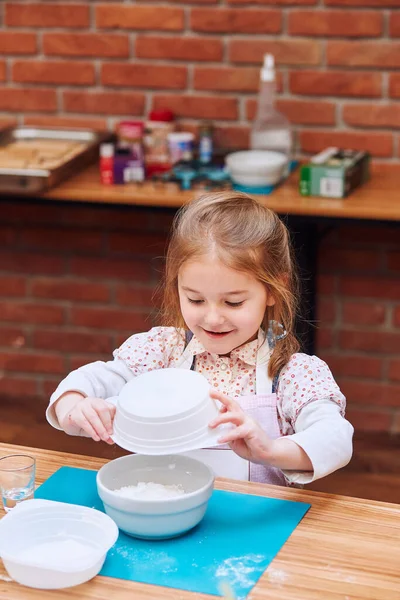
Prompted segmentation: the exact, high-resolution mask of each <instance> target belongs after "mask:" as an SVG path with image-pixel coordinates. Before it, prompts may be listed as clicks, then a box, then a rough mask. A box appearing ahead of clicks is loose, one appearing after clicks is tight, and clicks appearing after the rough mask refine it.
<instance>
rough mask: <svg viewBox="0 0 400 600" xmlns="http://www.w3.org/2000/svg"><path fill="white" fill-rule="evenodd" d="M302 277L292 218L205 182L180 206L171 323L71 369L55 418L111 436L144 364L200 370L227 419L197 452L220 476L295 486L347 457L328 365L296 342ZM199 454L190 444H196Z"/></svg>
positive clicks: (80, 430) (171, 260) (59, 423)
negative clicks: (211, 443) (206, 189)
mask: <svg viewBox="0 0 400 600" xmlns="http://www.w3.org/2000/svg"><path fill="white" fill-rule="evenodd" d="M296 304H297V288H296V276H295V272H294V267H293V263H292V258H291V248H290V242H289V236H288V232H287V229H286V227H285V225H284V224H283V223H282V222H281V221H280V220H279V218H278V217H277V215H276V214H275V213H273V212H272V211H270V210H269V209H268V208H265V207H263V206H261V205H260V204H259V203H258V202H256V201H255V200H253V199H252V198H250V197H249V196H247V195H245V194H240V193H235V192H223V193H209V194H206V195H204V196H203V197H201V198H199V199H196V200H194V201H193V202H191V203H190V204H189V205H187V206H186V207H184V208H183V209H181V210H180V211H179V213H178V214H177V216H176V218H175V221H174V226H173V231H172V238H171V241H170V245H169V249H168V253H167V261H166V276H165V282H164V306H163V308H164V311H163V313H164V322H165V326H163V327H154V328H153V329H151V330H150V331H148V332H146V333H140V334H136V335H133V336H132V337H130V338H129V339H128V340H127V341H126V342H125V343H124V344H122V346H121V347H120V348H118V349H117V350H115V351H114V354H113V356H114V360H112V361H108V362H100V361H98V362H94V363H91V364H88V365H86V366H84V367H81V368H79V369H77V370H76V371H73V372H72V373H70V374H69V375H68V376H67V377H66V378H65V379H64V380H63V381H62V382H61V383H60V385H59V386H58V388H57V389H56V391H55V392H54V393H53V395H52V396H51V399H50V405H49V407H48V409H47V419H48V421H49V422H50V423H51V425H53V426H54V427H56V428H58V429H63V430H64V431H65V432H66V433H68V434H70V435H84V436H89V437H92V438H93V439H94V440H96V441H99V440H104V441H105V442H107V443H112V440H111V438H110V435H111V434H112V426H113V417H114V412H115V407H114V406H113V405H112V404H110V403H108V402H107V398H110V397H111V396H116V395H118V394H119V392H120V391H121V389H122V387H123V386H124V385H125V384H126V383H127V381H129V380H130V379H132V378H133V377H136V376H137V375H140V374H141V373H145V372H147V371H151V370H153V369H163V368H167V367H174V368H181V369H195V370H196V371H198V372H199V373H201V374H202V375H204V376H205V377H206V378H207V379H208V381H209V383H210V384H211V386H212V388H213V391H212V392H211V396H212V397H213V398H214V399H216V400H218V401H219V402H220V403H221V406H222V408H221V411H220V415H219V417H218V418H217V419H216V420H215V421H214V422H212V423H210V427H217V426H218V425H220V424H222V423H230V424H232V425H233V426H234V427H231V428H230V429H229V430H228V431H226V432H225V434H224V435H223V438H222V439H220V442H223V443H224V444H225V446H224V445H223V446H218V447H217V448H215V449H211V450H202V451H199V457H202V458H203V459H204V460H205V461H206V462H208V463H210V464H211V465H212V466H213V467H214V470H215V471H216V474H217V475H219V476H230V477H234V478H238V479H250V480H252V481H261V482H265V483H275V484H279V485H288V484H292V483H301V484H303V483H309V482H311V481H314V480H315V479H318V478H320V477H324V476H325V475H328V474H329V473H332V472H333V471H335V470H336V469H339V468H341V467H343V466H345V465H346V464H347V463H348V462H349V460H350V458H351V454H352V435H353V428H352V426H351V425H350V423H349V422H348V421H346V420H345V418H344V411H345V398H344V396H343V394H342V393H341V392H340V390H339V388H338V386H337V384H336V383H335V381H334V379H333V377H332V374H331V372H330V370H329V368H328V367H327V365H326V364H325V363H324V362H323V361H321V360H320V359H319V358H317V357H315V356H308V355H306V354H301V353H299V352H298V350H299V344H298V342H297V340H296V337H295V333H294V331H293V326H294V318H295V314H296ZM192 455H193V453H192Z"/></svg>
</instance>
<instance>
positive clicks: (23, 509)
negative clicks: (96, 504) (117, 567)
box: [0, 499, 119, 590]
mask: <svg viewBox="0 0 400 600" xmlns="http://www.w3.org/2000/svg"><path fill="white" fill-rule="evenodd" d="M118 534H119V532H118V527H117V525H116V524H115V523H114V521H113V520H112V519H110V517H108V516H107V515H105V514H104V513H102V512H100V511H99V510H95V509H93V508H88V507H87V506H77V505H75V504H66V503H64V502H53V501H51V500H35V499H33V500H26V501H25V502H21V504H17V505H16V506H15V507H14V508H13V509H12V510H11V511H10V512H9V513H7V515H6V516H5V517H3V519H2V520H1V521H0V556H1V558H2V559H3V563H4V566H5V568H6V571H7V573H8V574H9V576H10V577H11V578H12V579H14V580H15V581H17V582H18V583H20V584H21V585H26V586H28V587H33V588H39V589H45V590H52V589H59V588H68V587H72V586H74V585H79V584H81V583H84V582H85V581H88V580H89V579H92V577H95V575H97V574H98V573H99V571H100V570H101V568H102V566H103V563H104V560H105V558H106V555H107V552H108V550H109V549H110V548H111V547H112V546H113V545H114V544H115V542H116V541H117V539H118Z"/></svg>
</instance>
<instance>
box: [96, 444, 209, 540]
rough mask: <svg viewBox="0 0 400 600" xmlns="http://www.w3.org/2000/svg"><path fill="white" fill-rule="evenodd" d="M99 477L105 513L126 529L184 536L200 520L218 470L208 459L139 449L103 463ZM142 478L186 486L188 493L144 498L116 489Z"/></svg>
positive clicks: (142, 535)
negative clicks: (144, 452)
mask: <svg viewBox="0 0 400 600" xmlns="http://www.w3.org/2000/svg"><path fill="white" fill-rule="evenodd" d="M96 481H97V491H98V494H99V496H100V498H101V499H102V501H103V503H104V508H105V511H106V513H107V514H108V515H110V517H111V518H112V519H113V520H114V521H115V522H116V523H117V525H118V527H119V528H120V529H121V530H122V531H124V532H125V533H127V534H128V535H132V536H135V537H139V538H144V539H164V538H170V537H176V536H178V535H182V534H183V533H185V532H186V531H189V530H190V529H192V528H193V527H195V526H196V525H197V524H198V523H200V521H201V520H202V518H203V517H204V514H205V512H206V509H207V503H208V500H209V498H210V496H211V494H212V491H213V488H214V473H213V471H212V469H211V468H210V467H208V466H207V465H205V464H204V463H203V462H200V461H199V460H195V459H194V458H189V457H187V456H181V455H175V456H173V455H171V456H141V455H139V454H134V455H130V456H123V457H122V458H117V459H116V460H113V461H111V462H109V463H107V464H106V465H104V466H103V467H101V469H100V470H99V472H98V473H97V480H96ZM139 482H145V483H147V482H153V483H160V484H163V485H181V486H182V488H183V489H184V491H185V494H184V495H183V496H179V497H177V498H168V499H165V498H163V499H162V500H161V499H160V500H139V499H137V498H126V497H123V496H121V495H119V494H118V492H117V491H116V490H118V489H120V488H121V487H124V486H131V485H137V484H138V483H139Z"/></svg>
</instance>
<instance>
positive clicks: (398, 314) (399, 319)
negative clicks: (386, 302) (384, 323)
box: [393, 306, 400, 327]
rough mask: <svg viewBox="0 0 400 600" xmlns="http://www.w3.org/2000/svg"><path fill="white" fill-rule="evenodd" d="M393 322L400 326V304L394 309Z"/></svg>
mask: <svg viewBox="0 0 400 600" xmlns="http://www.w3.org/2000/svg"><path fill="white" fill-rule="evenodd" d="M393 324H394V325H395V326H396V327H400V306H397V307H396V308H395V310H394V315H393Z"/></svg>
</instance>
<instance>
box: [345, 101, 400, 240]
mask: <svg viewBox="0 0 400 600" xmlns="http://www.w3.org/2000/svg"><path fill="white" fill-rule="evenodd" d="M371 106H372V105H371ZM338 236H339V237H338V241H339V242H344V243H346V244H347V243H348V242H350V243H351V244H354V243H360V244H363V246H365V245H366V244H368V248H371V246H377V249H379V250H380V247H381V245H382V244H384V245H388V244H391V245H396V246H399V245H400V238H399V230H398V228H397V227H395V226H394V227H393V226H391V227H390V226H385V227H374V226H373V225H370V226H368V225H364V226H361V225H358V224H357V226H356V227H355V226H354V225H347V226H346V225H341V226H340V228H339V229H338Z"/></svg>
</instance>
